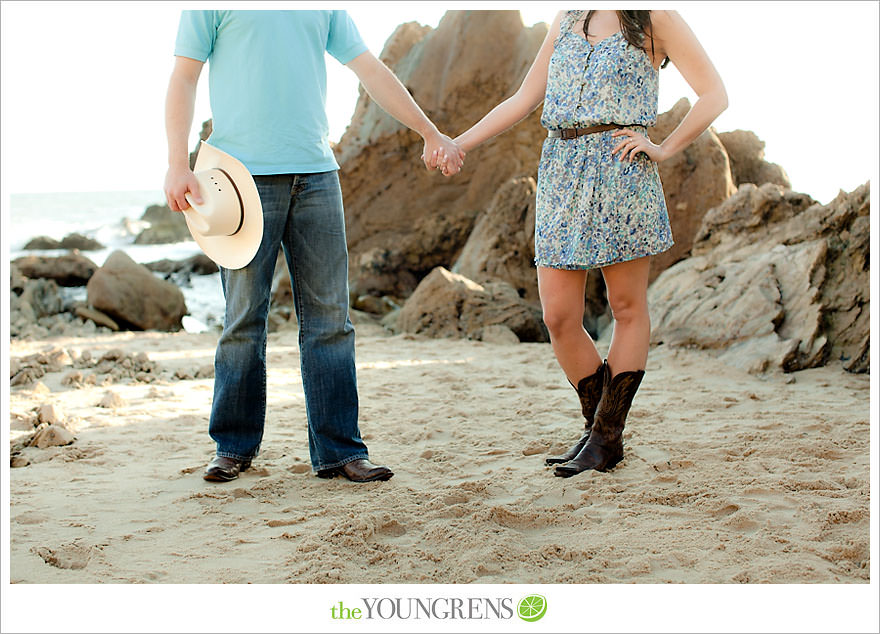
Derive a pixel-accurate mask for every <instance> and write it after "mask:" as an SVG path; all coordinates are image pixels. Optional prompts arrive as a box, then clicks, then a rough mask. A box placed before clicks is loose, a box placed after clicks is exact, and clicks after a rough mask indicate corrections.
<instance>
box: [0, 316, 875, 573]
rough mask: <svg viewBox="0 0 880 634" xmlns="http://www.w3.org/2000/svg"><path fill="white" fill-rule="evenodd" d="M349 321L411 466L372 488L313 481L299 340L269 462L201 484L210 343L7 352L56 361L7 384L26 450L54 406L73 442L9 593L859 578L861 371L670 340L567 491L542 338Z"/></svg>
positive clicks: (285, 363) (549, 360)
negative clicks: (602, 454)
mask: <svg viewBox="0 0 880 634" xmlns="http://www.w3.org/2000/svg"><path fill="white" fill-rule="evenodd" d="M357 328H358V347H357V362H358V372H359V386H360V397H361V412H362V414H361V430H362V433H363V435H364V437H365V440H366V441H367V444H368V446H369V447H370V451H371V458H372V459H373V460H374V461H375V462H377V463H380V464H387V465H389V466H391V467H392V468H393V469H394V471H395V473H396V475H395V476H394V478H392V479H391V480H389V481H387V482H376V483H370V484H360V485H359V484H354V483H351V482H348V481H345V480H342V479H339V478H337V479H335V480H329V481H328V480H323V479H319V478H317V477H315V475H314V474H313V472H312V471H311V468H310V465H309V460H308V442H307V433H306V422H305V409H304V404H303V392H302V386H301V380H300V373H299V352H298V348H297V333H296V331H295V330H291V329H288V330H282V331H279V332H276V333H273V334H271V335H270V340H269V352H268V355H269V378H268V384H269V411H268V421H267V425H266V433H265V437H264V442H263V449H262V453H261V455H260V456H259V457H258V458H257V459H256V460H255V462H254V466H253V467H252V468H251V469H250V470H249V471H247V472H246V473H244V474H243V475H242V476H241V477H240V478H239V479H238V480H236V481H233V482H230V483H226V484H216V483H209V482H205V481H204V480H203V479H202V471H203V469H204V467H205V464H206V463H207V461H208V460H209V459H210V458H211V456H212V455H213V450H214V447H213V443H212V441H211V440H210V438H209V437H208V435H207V425H208V414H209V410H210V403H211V396H212V379H211V378H210V365H211V363H212V360H213V353H214V346H215V343H216V337H217V335H216V334H214V333H202V334H187V333H176V334H167V333H157V332H142V333H134V332H124V333H115V334H96V335H92V336H85V337H55V338H49V339H43V340H16V339H13V340H12V341H11V342H10V357H11V359H12V361H13V362H15V361H16V359H18V360H19V361H21V360H24V359H26V358H27V357H28V356H29V355H34V354H43V355H46V356H53V355H54V357H55V360H56V365H55V369H56V371H50V372H48V373H46V374H45V375H43V376H42V377H40V378H39V379H38V381H37V382H35V383H31V384H30V385H22V386H14V387H12V388H11V394H10V403H9V410H10V425H11V441H12V443H13V445H15V443H16V441H20V440H21V439H22V438H23V437H26V436H27V435H28V434H29V433H32V432H33V424H34V421H35V420H36V417H37V410H38V408H40V407H41V406H43V405H45V404H52V405H54V406H55V411H54V414H55V415H56V416H57V417H58V419H59V421H58V423H56V424H63V425H64V426H66V427H67V428H68V429H69V430H70V431H71V432H73V434H74V435H75V438H76V439H75V441H74V442H73V443H72V444H70V445H66V446H60V447H48V448H45V449H39V448H37V447H26V448H24V449H23V450H22V451H21V453H20V454H18V455H17V458H18V460H19V464H24V463H29V464H27V466H21V467H17V468H12V469H10V472H9V473H10V501H11V507H10V517H11V524H10V529H11V559H10V581H11V582H12V583H205V582H209V583H213V582H217V581H223V582H229V583H248V582H252V583H297V584H313V583H365V582H375V581H376V580H377V579H379V580H381V582H382V583H424V584H434V583H548V584H560V583H630V582H636V583H665V582H672V583H679V582H683V583H749V582H750V583H764V582H766V583H867V582H868V581H869V568H870V561H869V556H870V552H869V548H870V546H869V524H870V520H869V480H870V478H869V471H870V456H869V436H870V423H869V398H870V397H869V394H870V388H869V383H870V378H869V376H868V375H864V374H863V375H854V374H849V373H846V372H844V371H843V370H842V368H841V365H840V363H839V362H832V363H829V364H828V365H827V366H825V367H822V368H816V369H811V370H805V371H801V372H797V373H793V374H782V373H771V374H767V375H763V376H756V375H751V374H747V373H745V372H742V371H740V370H737V369H734V368H731V367H730V366H728V365H724V364H722V363H721V362H719V361H718V360H716V359H714V358H713V356H712V355H711V354H710V353H709V352H705V351H696V350H688V349H683V348H678V349H672V348H669V347H668V346H659V347H655V348H654V349H653V350H652V352H651V356H650V358H649V362H648V372H647V374H646V377H645V380H644V382H643V384H642V386H641V389H640V390H639V393H638V395H637V397H636V400H635V403H634V405H633V409H632V411H631V414H630V417H629V421H628V425H627V429H626V432H625V435H624V440H625V443H626V457H625V460H624V461H623V462H622V463H621V464H620V465H619V466H618V467H617V468H616V469H614V470H613V471H612V472H610V473H605V474H603V473H597V472H588V473H584V474H580V475H579V476H576V477H574V478H571V479H561V478H556V477H554V476H553V473H552V469H551V468H550V467H545V466H544V464H543V461H544V458H545V457H546V456H547V455H548V454H552V453H554V452H558V451H562V450H564V449H565V448H566V447H567V446H568V444H569V443H570V442H571V441H573V440H574V439H576V438H577V436H578V435H579V430H580V428H581V427H582V424H583V423H582V420H580V421H579V420H578V406H577V404H576V399H575V395H574V392H573V390H572V389H571V388H570V387H569V385H568V384H567V382H566V381H565V379H564V377H563V376H562V374H561V372H560V370H559V369H558V366H557V364H556V362H555V360H554V358H553V354H552V350H551V348H550V346H549V345H548V344H510V345H502V344H490V343H483V342H475V341H467V340H442V339H440V340H438V339H428V338H424V337H421V336H414V335H391V334H389V333H387V332H385V331H384V330H383V329H382V328H381V327H379V326H378V325H376V324H373V323H369V322H367V321H364V320H359V323H358V325H357ZM607 344H608V342H607V341H604V342H600V349H601V350H603V351H604V350H606V349H607ZM110 351H115V352H113V354H111V355H109V356H111V357H115V360H113V361H107V362H103V366H102V365H101V364H100V363H99V364H98V365H94V363H95V362H96V361H98V360H100V358H101V357H102V356H104V355H105V354H106V353H108V352H110ZM84 353H88V354H86V355H85V358H84V357H83V355H84ZM139 353H145V354H146V356H147V357H148V359H149V361H150V362H152V363H153V364H155V365H154V366H152V369H151V370H150V371H148V372H142V373H141V374H140V375H139V376H140V378H137V377H136V376H134V375H136V372H135V371H134V370H132V367H133V365H134V366H137V364H138V363H141V364H143V361H144V359H143V356H141V357H139V359H140V361H138V360H137V359H138V356H137V355H138V354H139ZM89 355H90V356H91V358H92V362H88V360H87V357H88V356H89ZM90 363H91V364H92V366H91V367H89V364H90ZM114 368H115V370H114ZM49 369H52V368H49ZM136 369H137V368H136V367H135V370H136ZM76 373H79V374H76ZM92 375H93V376H94V378H93V379H91V378H89V377H90V376H92ZM199 376H202V377H204V378H197V377H199ZM45 411H46V410H44V412H45ZM218 529H219V530H218Z"/></svg>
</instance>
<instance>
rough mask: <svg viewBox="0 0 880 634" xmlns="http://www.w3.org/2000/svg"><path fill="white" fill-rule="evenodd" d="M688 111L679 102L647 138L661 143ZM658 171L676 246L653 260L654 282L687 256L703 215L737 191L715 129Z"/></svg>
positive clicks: (661, 119) (652, 276)
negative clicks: (662, 273) (665, 270)
mask: <svg viewBox="0 0 880 634" xmlns="http://www.w3.org/2000/svg"><path fill="white" fill-rule="evenodd" d="M689 109H690V103H689V102H688V100H687V99H680V100H679V101H678V102H677V103H676V104H675V106H673V108H672V109H671V110H669V111H668V112H664V113H662V114H660V115H659V116H658V117H657V125H655V126H654V127H653V128H651V129H650V130H648V136H649V137H650V138H651V140H652V141H653V142H654V143H660V142H662V141H663V139H665V138H666V137H667V136H669V135H670V134H671V133H672V131H673V130H674V129H675V128H676V127H677V126H678V124H679V123H681V120H682V119H684V116H685V115H686V114H687V112H688V110H689ZM659 167H660V181H661V182H662V183H663V193H664V194H665V195H666V208H667V209H668V211H669V223H670V224H671V225H672V237H673V239H674V240H675V245H673V247H672V248H671V249H669V250H668V251H666V252H665V253H661V254H659V255H656V256H654V258H653V259H652V260H651V276H650V278H649V279H650V280H651V281H653V280H654V279H656V278H657V276H658V275H659V274H660V273H661V272H663V270H664V269H666V268H668V267H669V266H670V265H672V264H674V263H675V262H678V261H679V260H680V259H682V258H683V257H686V256H687V255H688V253H689V252H690V249H691V245H692V244H693V241H694V236H695V235H696V233H697V230H698V229H699V227H700V223H701V222H702V220H703V214H705V213H706V212H707V211H709V209H711V208H712V207H715V206H716V205H719V204H721V202H723V201H724V200H726V199H727V197H728V196H730V195H731V194H732V193H733V192H734V191H735V189H736V188H735V187H734V185H733V178H732V177H731V175H730V163H729V161H728V159H727V152H726V151H725V150H724V146H723V145H722V144H721V141H720V140H719V139H718V136H717V135H716V134H715V131H714V130H713V129H712V128H709V129H708V130H706V131H705V132H703V133H702V134H701V135H700V136H698V137H697V138H696V139H695V140H694V142H693V143H691V144H690V145H689V146H688V147H686V148H685V149H684V150H682V151H681V152H679V153H678V154H676V155H675V156H673V157H672V158H670V159H667V160H666V161H663V162H662V163H660V164H659Z"/></svg>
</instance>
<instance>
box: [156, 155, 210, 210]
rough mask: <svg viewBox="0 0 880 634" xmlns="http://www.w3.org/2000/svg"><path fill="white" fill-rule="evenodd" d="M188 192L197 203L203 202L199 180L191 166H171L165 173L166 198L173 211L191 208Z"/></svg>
mask: <svg viewBox="0 0 880 634" xmlns="http://www.w3.org/2000/svg"><path fill="white" fill-rule="evenodd" d="M187 193H189V194H190V197H191V198H192V199H193V201H195V202H196V203H197V204H201V203H202V196H201V194H200V193H199V182H198V181H197V180H196V176H195V174H193V173H192V170H190V169H189V166H188V165H187V166H179V167H169V168H168V172H167V173H166V174H165V198H166V200H167V201H168V207H169V208H170V209H171V211H183V210H184V209H189V202H187V200H186V198H185V196H186V194H187Z"/></svg>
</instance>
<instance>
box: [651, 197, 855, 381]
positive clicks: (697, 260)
mask: <svg viewBox="0 0 880 634" xmlns="http://www.w3.org/2000/svg"><path fill="white" fill-rule="evenodd" d="M869 207H870V189H869V185H868V184H865V185H863V186H861V187H859V188H858V189H856V190H855V191H853V192H852V193H850V194H844V193H843V192H841V194H840V195H839V196H838V197H837V198H835V199H834V200H833V201H832V202H831V203H829V204H828V205H824V206H823V205H819V204H818V203H815V202H814V201H813V200H812V199H811V198H810V197H809V196H807V195H805V194H799V193H796V192H792V191H791V190H788V189H784V188H782V187H779V186H778V185H774V184H770V183H768V184H764V185H762V186H761V187H756V186H755V185H752V184H745V185H742V186H740V188H739V189H738V190H737V192H736V194H735V195H734V196H732V197H731V198H730V199H728V200H727V201H725V202H724V203H723V204H722V205H720V206H718V207H716V208H714V209H712V210H711V211H710V212H709V213H707V214H706V216H705V218H704V221H703V224H702V226H701V228H700V231H699V232H698V235H697V238H696V242H695V243H694V247H693V252H694V255H693V256H692V257H691V258H688V259H687V260H685V261H683V262H680V263H678V264H676V265H674V266H673V267H671V268H669V269H668V270H666V271H665V272H664V273H662V274H661V275H660V277H658V278H657V280H656V281H655V282H654V283H653V284H652V285H651V287H650V289H649V304H650V306H651V314H652V321H653V324H654V328H653V331H652V341H653V342H654V343H661V342H662V343H665V344H668V345H689V346H697V347H700V348H705V349H713V350H717V351H718V353H719V355H720V356H721V358H723V359H725V360H727V361H728V362H730V363H731V364H733V365H737V366H739V367H742V368H745V369H747V370H749V371H752V372H763V371H766V370H771V369H781V370H784V371H787V372H790V371H794V370H800V369H805V368H811V367H816V366H820V365H823V364H825V363H826V362H827V361H829V360H832V359H835V360H837V359H839V360H842V361H843V362H844V367H845V368H846V369H848V370H850V371H853V372H866V371H867V370H868V365H869V355H868V348H869V340H870V323H869V322H870V297H869V282H870V275H869V266H868V264H869V255H868V254H869V239H870V238H869V236H870V216H869V211H870V208H869Z"/></svg>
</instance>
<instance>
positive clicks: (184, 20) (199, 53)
mask: <svg viewBox="0 0 880 634" xmlns="http://www.w3.org/2000/svg"><path fill="white" fill-rule="evenodd" d="M216 38H217V12H216V11H183V12H181V14H180V26H179V27H178V28H177V41H176V42H175V44H174V54H175V55H179V56H180V57H189V58H191V59H196V60H198V61H200V62H204V61H206V60H207V59H208V57H209V56H210V55H211V52H212V51H213V50H214V40H215V39H216Z"/></svg>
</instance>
